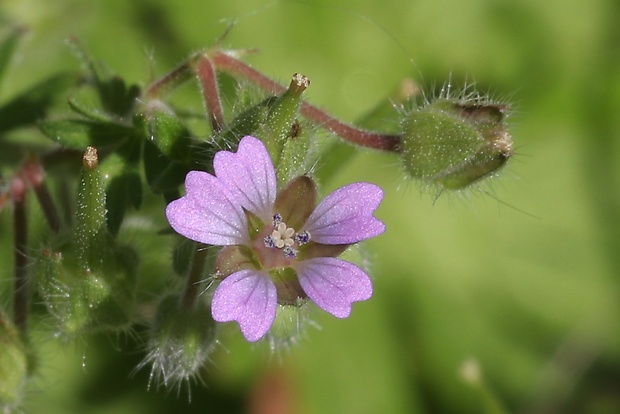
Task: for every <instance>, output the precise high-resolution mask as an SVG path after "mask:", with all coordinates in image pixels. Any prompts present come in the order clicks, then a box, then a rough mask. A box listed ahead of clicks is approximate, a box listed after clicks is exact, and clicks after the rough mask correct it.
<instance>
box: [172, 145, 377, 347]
mask: <svg viewBox="0 0 620 414" xmlns="http://www.w3.org/2000/svg"><path fill="white" fill-rule="evenodd" d="M213 166H214V170H215V175H211V174H208V173H206V172H201V171H191V172H190V173H189V174H187V177H186V179H185V188H186V194H185V196H183V197H181V198H180V199H178V200H175V201H173V202H171V203H170V204H169V205H168V207H167V209H166V216H167V217H168V221H169V222H170V225H171V226H172V228H173V229H174V230H175V231H177V232H178V233H180V234H182V235H183V236H185V237H187V238H189V239H192V240H195V241H198V242H202V243H206V244H211V245H218V246H225V247H224V248H223V249H222V250H221V251H220V253H219V254H218V258H217V262H216V267H217V272H218V276H220V277H221V278H223V280H222V282H221V283H220V285H219V286H218V287H217V289H216V291H215V293H214V295H213V302H212V307H211V312H212V314H213V318H214V319H215V320H216V321H218V322H229V321H237V322H238V323H239V326H240V328H241V332H242V333H243V335H244V336H245V338H246V339H247V340H248V341H251V342H253V341H257V340H258V339H260V338H262V337H263V336H264V335H265V334H266V333H267V332H268V331H269V329H270V327H271V325H272V324H273V321H274V319H275V316H276V308H277V305H278V304H281V305H298V304H299V303H300V302H303V301H304V300H306V299H307V298H310V300H312V301H313V302H314V303H315V304H316V305H317V306H318V307H320V308H321V309H323V310H325V311H327V312H329V313H331V314H332V315H334V316H336V317H338V318H346V317H348V316H349V314H350V313H351V305H352V303H353V302H357V301H362V300H366V299H369V298H370V297H371V296H372V284H371V281H370V278H369V277H368V275H367V274H366V273H365V272H364V271H363V270H362V269H360V268H359V267H357V266H356V265H354V264H352V263H350V262H347V261H344V260H340V259H337V258H336V257H337V256H338V255H340V254H341V253H342V252H343V251H344V250H346V248H347V247H348V246H350V245H351V244H353V243H357V242H359V241H362V240H365V239H368V238H371V237H374V236H377V235H379V234H381V233H383V232H384V230H385V225H384V224H383V223H382V222H381V221H380V220H378V219H377V218H375V217H374V216H373V213H374V211H375V210H376V208H377V207H378V206H379V203H380V202H381V199H382V198H383V191H382V190H381V188H379V187H377V186H376V185H374V184H370V183H354V184H350V185H347V186H345V187H342V188H339V189H338V190H336V191H334V192H333V193H331V194H329V195H328V196H327V197H326V198H325V199H324V200H323V201H322V202H321V203H320V204H318V206H317V205H316V185H315V183H314V181H313V180H312V179H311V178H310V177H308V176H300V177H297V178H295V179H293V180H292V181H291V182H290V183H288V184H287V185H286V187H285V188H284V189H282V190H281V191H280V192H278V190H277V188H276V175H275V170H274V166H273V163H272V161H271V158H270V157H269V153H268V152H267V149H266V148H265V146H264V145H263V143H262V142H261V141H259V140H258V139H256V138H254V137H251V136H246V137H245V138H243V139H242V140H241V142H240V143H239V148H238V150H237V152H236V153H233V152H228V151H220V152H218V153H217V154H216V155H215V159H214V162H213Z"/></svg>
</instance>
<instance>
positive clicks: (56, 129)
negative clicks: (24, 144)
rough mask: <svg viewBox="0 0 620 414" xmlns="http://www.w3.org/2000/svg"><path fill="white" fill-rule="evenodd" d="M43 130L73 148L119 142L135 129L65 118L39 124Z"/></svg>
mask: <svg viewBox="0 0 620 414" xmlns="http://www.w3.org/2000/svg"><path fill="white" fill-rule="evenodd" d="M39 128H40V129H41V131H42V132H43V133H44V134H45V135H46V136H47V137H49V138H51V139H52V140H54V141H56V142H58V143H59V144H61V145H63V146H65V147H68V148H73V149H81V150H83V149H85V148H86V147H88V146H94V147H97V148H100V147H106V146H111V145H116V144H119V143H120V142H121V141H123V140H125V139H127V138H129V137H130V136H131V135H132V133H133V131H132V129H131V128H128V127H126V126H123V125H118V124H113V123H103V122H93V121H84V120H78V119H64V120H56V121H46V122H42V123H41V124H39Z"/></svg>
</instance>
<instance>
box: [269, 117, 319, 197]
mask: <svg viewBox="0 0 620 414" xmlns="http://www.w3.org/2000/svg"><path fill="white" fill-rule="evenodd" d="M310 157H311V148H310V137H309V134H307V133H305V132H304V131H303V130H302V126H301V125H300V124H299V122H298V121H295V122H294V123H293V134H292V135H291V137H290V139H287V140H286V141H285V142H284V145H283V148H282V152H281V154H280V162H279V164H278V168H277V169H276V177H277V179H278V185H279V186H283V185H284V184H286V183H287V182H288V181H290V180H291V179H293V177H296V176H298V175H301V174H303V173H306V172H308V171H309V170H310V166H309V165H308V161H309V160H310Z"/></svg>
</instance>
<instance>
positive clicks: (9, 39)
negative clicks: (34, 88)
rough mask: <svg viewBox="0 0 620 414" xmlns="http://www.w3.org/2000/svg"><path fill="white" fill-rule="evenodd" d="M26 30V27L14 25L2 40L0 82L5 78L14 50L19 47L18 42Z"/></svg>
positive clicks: (0, 48)
mask: <svg viewBox="0 0 620 414" xmlns="http://www.w3.org/2000/svg"><path fill="white" fill-rule="evenodd" d="M25 32H26V29H25V28H24V27H21V26H18V27H14V28H13V29H12V30H11V32H10V33H9V34H8V35H7V36H6V38H4V39H2V41H0V82H1V81H2V79H3V78H4V73H5V72H6V69H7V67H8V66H9V62H10V61H11V57H13V52H14V51H15V49H16V48H17V43H18V42H19V39H20V38H21V37H22V36H23V35H24V33H25Z"/></svg>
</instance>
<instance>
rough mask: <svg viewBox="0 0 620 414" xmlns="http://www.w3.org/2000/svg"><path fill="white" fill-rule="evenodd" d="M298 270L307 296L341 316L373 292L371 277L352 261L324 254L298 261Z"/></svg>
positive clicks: (344, 316) (326, 309)
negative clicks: (354, 303) (353, 304)
mask: <svg viewBox="0 0 620 414" xmlns="http://www.w3.org/2000/svg"><path fill="white" fill-rule="evenodd" d="M295 270H296V271H297V275H298V277H299V283H300V285H301V287H302V289H303V290H304V292H306V294H307V295H308V297H309V298H310V299H312V301H313V302H314V303H316V304H317V306H318V307H319V308H321V309H323V310H325V311H327V312H329V313H331V314H332V315H334V316H336V317H338V318H346V317H347V316H349V314H350V313H351V304H352V303H353V302H357V301H360V300H366V299H369V298H370V297H371V296H372V282H371V281H370V278H369V277H368V275H367V274H366V272H364V271H363V270H362V269H360V268H359V267H357V266H355V265H354V264H353V263H349V262H346V261H344V260H340V259H336V258H333V257H321V258H316V259H310V260H305V261H302V262H299V263H297V264H296V265H295Z"/></svg>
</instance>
